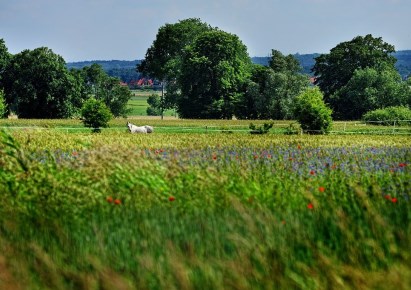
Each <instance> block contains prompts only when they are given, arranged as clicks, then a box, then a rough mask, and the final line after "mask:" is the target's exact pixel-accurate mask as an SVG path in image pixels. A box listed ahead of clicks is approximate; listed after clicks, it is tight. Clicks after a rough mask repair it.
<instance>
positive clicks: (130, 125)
mask: <svg viewBox="0 0 411 290" xmlns="http://www.w3.org/2000/svg"><path fill="white" fill-rule="evenodd" d="M132 126H133V124H131V123H130V122H127V127H128V129H129V130H130V131H131V127H132Z"/></svg>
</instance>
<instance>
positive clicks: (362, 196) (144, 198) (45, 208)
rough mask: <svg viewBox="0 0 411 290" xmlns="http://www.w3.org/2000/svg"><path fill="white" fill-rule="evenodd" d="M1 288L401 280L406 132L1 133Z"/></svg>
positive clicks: (410, 145)
mask: <svg viewBox="0 0 411 290" xmlns="http://www.w3.org/2000/svg"><path fill="white" fill-rule="evenodd" d="M1 139H2V142H1V143H0V144H1V145H0V192H1V195H0V202H1V208H0V273H1V274H0V289H409V288H410V286H411V266H410V265H411V251H410V250H411V247H410V245H411V206H410V194H411V169H410V166H411V140H410V139H411V138H409V136H367V135H352V136H351V135H350V136H345V135H342V136H306V135H303V136H300V135H291V136H285V135H275V134H269V135H251V134H241V133H233V134H224V133H221V132H219V133H217V132H210V133H189V134H181V133H166V132H163V133H161V132H160V133H154V134H151V135H150V134H148V135H132V134H129V133H127V132H123V131H106V132H103V133H101V134H91V133H70V134H67V133H64V132H61V131H58V130H9V131H7V132H2V133H1Z"/></svg>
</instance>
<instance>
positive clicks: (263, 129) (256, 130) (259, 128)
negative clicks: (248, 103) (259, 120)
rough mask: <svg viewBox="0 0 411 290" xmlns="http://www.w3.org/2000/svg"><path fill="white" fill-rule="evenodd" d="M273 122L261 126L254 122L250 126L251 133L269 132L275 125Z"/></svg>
mask: <svg viewBox="0 0 411 290" xmlns="http://www.w3.org/2000/svg"><path fill="white" fill-rule="evenodd" d="M273 125H274V124H273V123H264V124H263V125H261V126H256V125H254V124H253V123H251V124H250V126H249V128H250V129H251V131H250V133H251V134H267V133H268V132H269V131H270V129H271V128H272V127H273Z"/></svg>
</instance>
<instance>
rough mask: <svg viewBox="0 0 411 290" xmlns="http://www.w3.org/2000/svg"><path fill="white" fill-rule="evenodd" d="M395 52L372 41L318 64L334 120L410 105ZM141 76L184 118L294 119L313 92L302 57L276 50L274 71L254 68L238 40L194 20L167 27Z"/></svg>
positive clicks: (336, 51) (358, 41)
mask: <svg viewBox="0 0 411 290" xmlns="http://www.w3.org/2000/svg"><path fill="white" fill-rule="evenodd" d="M394 52H395V50H394V46H392V45H390V44H388V43H386V42H384V41H383V40H382V38H378V37H373V36H372V35H370V34H369V35H366V36H357V37H355V38H354V39H352V40H350V41H346V42H342V43H340V44H338V45H337V46H336V47H334V48H333V49H331V51H330V53H328V54H320V55H318V56H316V57H315V58H314V60H315V63H314V65H313V67H312V71H311V75H313V76H314V80H315V83H314V84H315V85H316V86H317V87H318V88H319V89H320V93H321V94H322V96H323V101H324V102H325V104H326V105H327V106H329V107H330V108H331V109H332V115H333V118H335V119H341V120H353V119H360V118H361V117H362V116H363V114H365V113H366V112H368V111H372V110H376V109H381V108H385V107H392V106H405V107H407V108H409V107H410V106H411V90H410V85H411V80H410V78H408V80H407V81H403V80H402V78H401V76H400V75H399V73H398V71H397V70H396V68H395V63H396V59H395V57H394V56H393V53H394ZM137 70H138V71H139V72H141V73H143V74H145V75H149V76H151V77H154V78H156V79H158V80H161V81H162V82H163V84H164V85H165V88H166V90H165V91H166V93H165V95H164V98H162V99H161V100H157V101H154V100H151V104H154V105H155V106H160V107H161V108H162V109H165V108H175V109H176V111H177V112H178V114H179V116H180V117H182V118H226V119H230V118H232V117H234V116H235V117H236V118H239V119H295V118H297V116H296V114H295V112H296V102H297V99H298V98H297V97H298V96H299V95H301V94H302V93H303V92H304V91H305V90H307V89H308V88H309V87H310V85H311V84H310V82H309V81H308V80H309V76H308V75H307V74H304V73H302V72H301V71H302V68H301V65H300V63H299V61H298V60H297V59H296V57H295V56H293V55H283V54H282V53H281V52H280V51H278V50H275V49H273V50H272V52H271V56H270V57H269V62H268V65H266V66H265V65H261V64H255V63H252V61H251V58H250V57H249V55H248V54H247V48H246V46H245V45H244V44H243V43H242V42H241V40H240V39H239V38H238V37H237V36H236V35H233V34H230V33H227V32H224V31H222V30H220V29H218V28H214V27H211V26H210V25H208V24H207V23H204V22H202V21H201V20H200V19H195V18H190V19H185V20H181V21H179V22H177V23H174V24H165V25H164V26H162V27H160V28H159V30H158V33H157V35H156V39H155V40H154V41H153V44H152V45H151V46H150V47H149V48H148V49H147V52H146V55H145V58H144V60H143V61H142V62H141V63H140V64H139V65H138V66H137ZM153 111H155V110H153ZM157 111H158V110H157Z"/></svg>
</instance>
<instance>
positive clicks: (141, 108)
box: [127, 90, 176, 116]
mask: <svg viewBox="0 0 411 290" xmlns="http://www.w3.org/2000/svg"><path fill="white" fill-rule="evenodd" d="M152 94H158V95H161V92H160V91H152V90H149V91H140V90H135V91H132V97H131V99H130V100H129V101H128V103H127V109H128V110H129V112H128V114H127V115H128V116H147V108H148V104H147V98H148V97H149V96H150V95H152ZM175 115H176V113H175V110H165V111H164V116H175Z"/></svg>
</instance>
